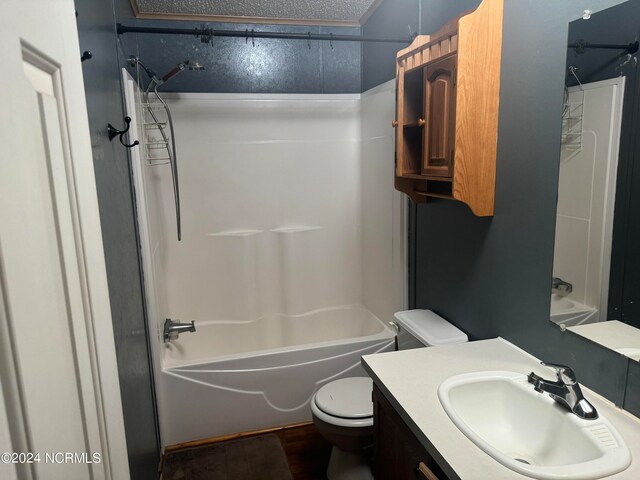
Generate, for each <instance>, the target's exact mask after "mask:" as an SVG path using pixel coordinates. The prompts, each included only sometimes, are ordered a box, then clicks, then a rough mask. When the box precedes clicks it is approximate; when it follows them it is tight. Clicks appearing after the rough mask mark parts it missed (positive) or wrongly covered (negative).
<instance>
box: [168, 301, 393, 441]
mask: <svg viewBox="0 0 640 480" xmlns="http://www.w3.org/2000/svg"><path fill="white" fill-rule="evenodd" d="M196 329H197V331H196V333H193V334H189V333H187V334H183V335H181V336H180V338H179V339H178V340H175V341H172V342H170V344H168V345H167V346H166V347H165V350H164V358H163V368H162V381H161V382H160V383H161V385H160V388H162V390H163V391H162V396H163V402H162V409H161V412H160V415H161V423H162V425H163V443H164V444H169V445H171V444H175V443H180V442H185V441H189V440H195V439H199V438H206V437H213V436H218V435H225V434H229V433H235V432H242V431H248V430H255V429H261V428H266V427H271V426H277V425H286V424H289V423H295V422H302V421H307V420H311V410H310V407H309V400H310V399H311V397H312V396H313V394H314V393H315V392H316V391H317V390H318V388H320V387H321V386H322V385H323V384H325V383H327V382H329V381H331V380H334V379H336V378H341V377H345V376H354V375H366V374H365V373H364V370H363V369H362V367H361V366H360V357H361V356H362V355H366V354H370V353H376V352H382V351H389V350H393V344H394V341H393V338H394V335H395V333H394V332H393V331H392V330H391V329H390V328H389V327H388V326H387V325H386V324H385V323H383V322H382V321H380V320H379V319H378V318H376V317H375V316H374V315H373V314H372V313H371V312H369V311H368V310H367V309H366V308H364V307H362V306H360V305H351V306H344V307H334V308H326V309H322V310H317V311H314V312H311V313H307V314H305V315H297V316H291V315H286V316H285V315H273V316H267V317H263V318H261V319H259V320H256V321H251V322H196Z"/></svg>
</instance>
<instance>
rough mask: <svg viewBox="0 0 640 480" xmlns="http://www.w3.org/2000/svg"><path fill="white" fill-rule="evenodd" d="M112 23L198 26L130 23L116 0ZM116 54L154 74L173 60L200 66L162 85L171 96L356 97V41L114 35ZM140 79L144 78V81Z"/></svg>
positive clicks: (345, 31) (354, 31)
mask: <svg viewBox="0 0 640 480" xmlns="http://www.w3.org/2000/svg"><path fill="white" fill-rule="evenodd" d="M116 1H117V2H118V3H117V9H116V15H117V18H118V22H120V23H123V24H125V25H139V26H153V27H173V28H199V27H201V26H202V22H185V21H160V20H136V19H135V18H132V16H131V14H130V8H129V7H128V4H127V3H124V2H123V1H122V0H116ZM207 26H208V27H211V28H214V29H215V28H219V29H225V30H239V31H245V30H247V29H248V30H249V31H251V29H255V30H265V31H286V32H300V33H307V32H311V33H334V34H341V35H359V34H360V28H349V27H319V26H296V25H260V24H255V25H251V24H246V25H245V24H237V23H227V24H225V23H211V24H207ZM120 43H121V51H122V53H124V54H126V56H128V55H132V54H133V55H138V56H139V57H140V59H141V60H142V61H143V62H145V64H146V65H147V66H149V67H151V68H152V69H153V70H155V71H156V73H158V74H159V75H164V73H166V72H167V71H169V70H171V69H172V68H173V67H174V66H175V65H176V64H177V63H178V62H180V61H183V60H187V59H190V58H195V59H198V60H200V61H201V62H202V63H203V64H204V65H205V67H206V70H204V71H201V72H183V73H181V74H180V75H179V76H177V77H175V78H174V79H172V80H171V82H168V83H167V84H166V85H164V86H163V87H162V90H163V91H167V92H168V91H173V92H232V93H360V91H361V77H360V73H361V57H362V51H361V47H360V43H357V42H333V48H332V47H331V44H330V42H328V41H322V42H319V41H311V42H310V46H311V48H309V45H308V44H307V42H306V41H302V40H274V39H259V38H256V39H255V41H254V42H252V41H251V39H250V38H249V39H248V41H245V39H244V38H229V37H226V38H225V37H218V38H214V39H213V43H212V44H211V45H208V44H204V43H201V42H200V41H199V40H198V39H196V38H194V37H192V36H178V35H158V34H133V33H128V34H124V35H121V36H120ZM145 81H147V78H146V77H145Z"/></svg>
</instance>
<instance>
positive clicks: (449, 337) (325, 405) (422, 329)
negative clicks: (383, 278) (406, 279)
mask: <svg viewBox="0 0 640 480" xmlns="http://www.w3.org/2000/svg"><path fill="white" fill-rule="evenodd" d="M394 316H395V318H396V326H397V329H398V335H397V345H398V350H407V349H411V348H420V347H431V346H438V345H447V344H453V343H464V342H466V341H468V337H467V335H466V334H465V333H464V332H462V331H460V330H459V329H458V328H456V327H454V326H453V325H451V324H450V323H449V322H447V321H446V320H445V319H444V318H442V317H440V316H438V315H436V314H435V313H433V312H432V311H430V310H407V311H404V312H398V313H396V314H395V315H394ZM372 390H373V381H372V380H371V379H370V378H369V377H348V378H341V379H339V380H334V381H333V382H330V383H327V384H326V385H324V386H323V387H322V388H320V389H319V390H318V391H317V392H316V394H315V395H314V397H313V399H312V400H311V412H312V414H313V423H314V424H315V425H316V427H317V428H318V430H319V431H320V433H321V434H322V435H323V436H324V437H325V438H326V439H327V440H328V441H329V442H330V443H331V444H332V445H333V450H332V451H331V459H330V460H329V467H328V468H327V478H328V479H329V480H371V479H372V478H373V476H372V474H371V464H370V458H371V453H372V447H373V402H372V400H371V391H372Z"/></svg>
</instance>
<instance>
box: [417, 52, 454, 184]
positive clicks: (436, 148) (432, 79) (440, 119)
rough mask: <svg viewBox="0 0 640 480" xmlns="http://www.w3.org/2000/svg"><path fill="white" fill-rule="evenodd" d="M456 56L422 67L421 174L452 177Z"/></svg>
mask: <svg viewBox="0 0 640 480" xmlns="http://www.w3.org/2000/svg"><path fill="white" fill-rule="evenodd" d="M455 70H456V55H452V56H450V57H447V58H445V59H443V60H440V61H437V62H434V63H433V64H431V65H427V66H426V67H425V96H424V98H425V109H424V111H425V113H426V115H427V118H426V119H425V120H426V123H425V126H424V128H425V132H424V145H423V153H424V156H423V159H422V174H423V175H434V176H441V177H451V176H452V175H453V153H454V139H455V138H454V137H455V106H456V72H455Z"/></svg>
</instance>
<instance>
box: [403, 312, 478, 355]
mask: <svg viewBox="0 0 640 480" xmlns="http://www.w3.org/2000/svg"><path fill="white" fill-rule="evenodd" d="M394 317H395V319H396V324H397V327H398V336H397V344H398V350H408V349H411V348H421V347H435V346H438V345H449V344H453V343H464V342H467V341H469V338H468V337H467V335H466V333H464V332H463V331H462V330H460V329H459V328H457V327H455V326H453V325H451V324H450V323H449V322H447V321H446V320H445V319H444V318H442V317H441V316H440V315H437V314H436V313H433V312H432V311H431V310H405V311H403V312H397V313H395V314H394Z"/></svg>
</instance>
